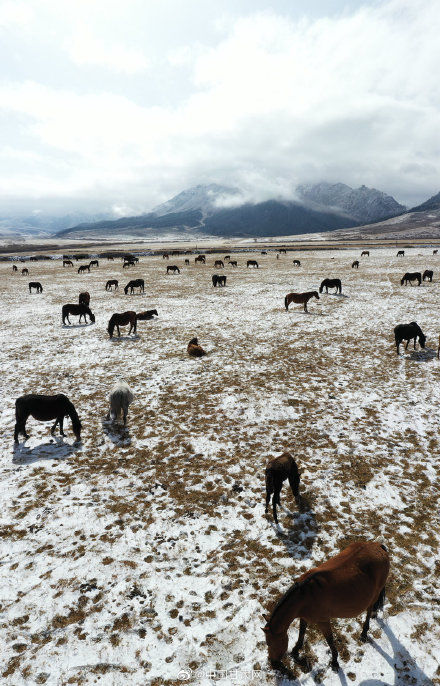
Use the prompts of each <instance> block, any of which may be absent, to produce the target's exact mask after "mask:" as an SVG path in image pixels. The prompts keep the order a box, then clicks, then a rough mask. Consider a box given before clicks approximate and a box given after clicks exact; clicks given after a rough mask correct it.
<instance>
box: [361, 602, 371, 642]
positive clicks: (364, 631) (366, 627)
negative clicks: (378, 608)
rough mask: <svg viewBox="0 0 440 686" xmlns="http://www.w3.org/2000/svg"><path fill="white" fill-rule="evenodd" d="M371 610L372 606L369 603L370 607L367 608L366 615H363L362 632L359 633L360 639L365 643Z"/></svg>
mask: <svg viewBox="0 0 440 686" xmlns="http://www.w3.org/2000/svg"><path fill="white" fill-rule="evenodd" d="M372 610H373V606H372V605H370V607H369V608H368V609H367V616H366V617H365V622H364V625H363V627H362V633H361V641H362V643H365V642H366V640H367V634H368V629H369V628H370V617H371V612H372Z"/></svg>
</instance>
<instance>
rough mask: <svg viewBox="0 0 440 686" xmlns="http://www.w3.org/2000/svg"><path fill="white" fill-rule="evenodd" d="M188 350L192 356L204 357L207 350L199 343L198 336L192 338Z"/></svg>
mask: <svg viewBox="0 0 440 686" xmlns="http://www.w3.org/2000/svg"><path fill="white" fill-rule="evenodd" d="M187 351H188V355H189V356H190V357H203V355H206V351H205V350H203V348H202V346H201V345H199V342H198V340H197V338H191V340H190V342H189V343H188V348H187Z"/></svg>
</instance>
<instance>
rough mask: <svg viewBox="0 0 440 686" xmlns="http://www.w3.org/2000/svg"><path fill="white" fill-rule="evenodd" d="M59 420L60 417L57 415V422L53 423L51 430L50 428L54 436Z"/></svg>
mask: <svg viewBox="0 0 440 686" xmlns="http://www.w3.org/2000/svg"><path fill="white" fill-rule="evenodd" d="M58 422H59V417H57V418H56V419H55V424H54V425H53V427H52V428H51V430H50V433H51V434H52V436H53V435H54V433H55V429H56V428H57V424H58Z"/></svg>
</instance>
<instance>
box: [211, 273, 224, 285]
mask: <svg viewBox="0 0 440 686" xmlns="http://www.w3.org/2000/svg"><path fill="white" fill-rule="evenodd" d="M212 285H213V286H214V287H215V286H226V276H219V275H218V274H213V275H212Z"/></svg>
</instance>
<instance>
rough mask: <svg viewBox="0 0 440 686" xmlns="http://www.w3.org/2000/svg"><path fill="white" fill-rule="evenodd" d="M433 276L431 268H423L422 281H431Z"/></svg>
mask: <svg viewBox="0 0 440 686" xmlns="http://www.w3.org/2000/svg"><path fill="white" fill-rule="evenodd" d="M433 276H434V272H433V271H432V269H425V271H424V272H423V276H422V279H423V281H425V280H427V281H432V277H433Z"/></svg>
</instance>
